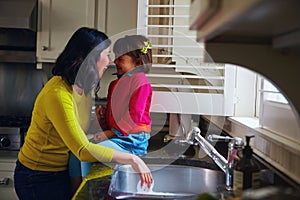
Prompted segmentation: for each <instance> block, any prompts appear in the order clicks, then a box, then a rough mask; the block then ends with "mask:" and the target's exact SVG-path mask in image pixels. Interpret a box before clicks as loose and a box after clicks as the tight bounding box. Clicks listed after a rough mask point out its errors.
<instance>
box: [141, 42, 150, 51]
mask: <svg viewBox="0 0 300 200" xmlns="http://www.w3.org/2000/svg"><path fill="white" fill-rule="evenodd" d="M144 45H145V47H143V48H142V49H141V52H142V53H143V54H147V52H148V49H152V44H151V43H150V41H146V42H144Z"/></svg>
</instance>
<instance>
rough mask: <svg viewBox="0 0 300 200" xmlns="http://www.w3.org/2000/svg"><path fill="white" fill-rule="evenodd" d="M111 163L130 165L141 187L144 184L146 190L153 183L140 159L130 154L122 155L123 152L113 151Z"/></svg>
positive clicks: (149, 172)
mask: <svg viewBox="0 0 300 200" xmlns="http://www.w3.org/2000/svg"><path fill="white" fill-rule="evenodd" d="M113 161H115V162H118V163H121V164H129V165H131V166H132V168H133V169H134V170H135V171H136V172H137V173H138V174H139V176H140V179H141V186H143V185H144V184H146V185H147V187H148V188H150V187H151V184H152V182H153V177H152V174H151V171H150V169H149V168H148V166H147V165H146V164H145V162H144V161H143V160H142V159H141V158H140V157H138V156H136V155H133V154H130V153H124V152H121V151H117V150H115V152H114V155H113Z"/></svg>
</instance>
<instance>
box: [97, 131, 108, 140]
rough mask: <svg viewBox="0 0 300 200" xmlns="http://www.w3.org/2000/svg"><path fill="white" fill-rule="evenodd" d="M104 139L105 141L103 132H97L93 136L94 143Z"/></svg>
mask: <svg viewBox="0 0 300 200" xmlns="http://www.w3.org/2000/svg"><path fill="white" fill-rule="evenodd" d="M106 139H107V137H106V135H105V133H104V132H98V133H95V134H94V141H95V142H101V141H104V140H106Z"/></svg>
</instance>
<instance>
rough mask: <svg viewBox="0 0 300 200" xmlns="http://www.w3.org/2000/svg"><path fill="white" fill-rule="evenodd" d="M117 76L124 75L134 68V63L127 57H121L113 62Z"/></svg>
mask: <svg viewBox="0 0 300 200" xmlns="http://www.w3.org/2000/svg"><path fill="white" fill-rule="evenodd" d="M114 63H115V64H116V68H117V73H118V75H122V74H125V73H126V72H129V71H131V70H133V69H134V68H135V67H136V63H135V62H133V60H132V58H131V57H130V56H128V55H126V54H125V55H121V56H119V57H117V58H116V59H115V60H114Z"/></svg>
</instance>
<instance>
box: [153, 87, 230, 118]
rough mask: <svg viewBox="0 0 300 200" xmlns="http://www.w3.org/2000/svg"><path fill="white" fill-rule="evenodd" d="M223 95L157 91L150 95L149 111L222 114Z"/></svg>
mask: <svg viewBox="0 0 300 200" xmlns="http://www.w3.org/2000/svg"><path fill="white" fill-rule="evenodd" d="M223 101H224V96H223V95H222V94H204V93H198V94H197V93H189V92H159V91H154V92H153V96H152V104H151V109H150V111H151V112H163V113H181V114H203V115H224V107H223V106H224V105H223V103H222V102H223Z"/></svg>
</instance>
